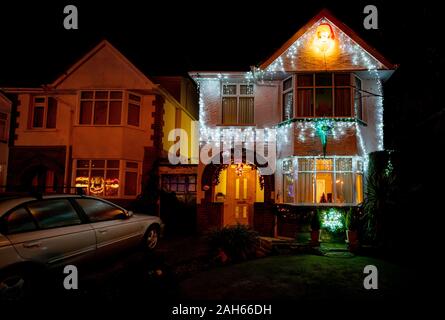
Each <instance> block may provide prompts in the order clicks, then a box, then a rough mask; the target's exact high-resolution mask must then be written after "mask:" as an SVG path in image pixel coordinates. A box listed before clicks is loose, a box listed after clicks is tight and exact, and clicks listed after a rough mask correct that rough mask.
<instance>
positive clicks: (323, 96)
mask: <svg viewBox="0 0 445 320" xmlns="http://www.w3.org/2000/svg"><path fill="white" fill-rule="evenodd" d="M315 93H316V95H315V116H316V117H332V116H333V103H332V89H331V88H317V89H315Z"/></svg>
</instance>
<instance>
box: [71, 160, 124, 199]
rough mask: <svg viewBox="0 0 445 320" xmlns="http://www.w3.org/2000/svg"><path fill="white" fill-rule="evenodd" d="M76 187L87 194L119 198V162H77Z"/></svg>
mask: <svg viewBox="0 0 445 320" xmlns="http://www.w3.org/2000/svg"><path fill="white" fill-rule="evenodd" d="M75 164H76V178H75V186H76V187H77V188H84V190H85V191H86V193H87V194H89V195H94V196H103V197H117V196H119V188H120V185H119V160H76V162H75Z"/></svg>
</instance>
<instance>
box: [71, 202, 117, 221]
mask: <svg viewBox="0 0 445 320" xmlns="http://www.w3.org/2000/svg"><path fill="white" fill-rule="evenodd" d="M76 201H77V203H79V205H80V206H81V207H82V208H83V210H84V211H85V214H86V215H87V216H88V218H89V219H90V221H91V222H98V221H107V220H113V219H117V216H118V215H119V214H122V213H123V211H122V210H121V209H119V208H118V207H115V206H113V205H111V204H109V203H106V202H103V201H100V200H96V199H76Z"/></svg>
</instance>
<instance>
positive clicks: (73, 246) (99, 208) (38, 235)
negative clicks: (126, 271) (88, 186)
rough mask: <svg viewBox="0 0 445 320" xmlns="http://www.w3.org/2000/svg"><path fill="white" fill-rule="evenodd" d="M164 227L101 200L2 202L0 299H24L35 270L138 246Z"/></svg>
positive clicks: (153, 240) (154, 239)
mask: <svg viewBox="0 0 445 320" xmlns="http://www.w3.org/2000/svg"><path fill="white" fill-rule="evenodd" d="M161 227H162V223H161V220H160V219H159V218H158V217H156V216H149V215H139V214H133V213H132V212H131V211H127V210H125V209H123V208H121V207H119V206H117V205H116V204H113V203H111V202H109V201H106V200H104V199H99V198H94V197H89V196H75V195H52V196H43V197H38V198H33V197H18V198H9V199H3V200H0V300H1V299H2V298H3V299H4V298H7V299H8V298H9V296H11V297H12V298H14V296H17V295H23V294H24V292H25V288H26V284H27V281H28V282H29V281H30V277H29V275H30V273H31V272H34V270H39V269H45V270H46V269H48V268H50V269H51V268H53V267H60V266H64V265H68V264H74V265H76V264H78V263H82V262H85V261H91V260H93V259H97V258H99V259H100V258H101V257H105V256H109V255H111V254H115V253H117V252H118V251H121V250H124V249H127V248H130V247H135V246H138V245H142V246H143V247H145V248H146V249H147V250H153V249H154V248H155V247H156V245H157V243H158V238H159V235H160V231H161Z"/></svg>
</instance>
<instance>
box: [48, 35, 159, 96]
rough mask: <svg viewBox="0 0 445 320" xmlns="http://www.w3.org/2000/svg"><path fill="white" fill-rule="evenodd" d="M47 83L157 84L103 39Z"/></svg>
mask: <svg viewBox="0 0 445 320" xmlns="http://www.w3.org/2000/svg"><path fill="white" fill-rule="evenodd" d="M49 86H50V87H52V88H57V89H78V88H131V89H152V88H155V87H156V85H154V84H153V82H151V81H150V80H149V79H148V78H147V77H146V76H145V75H144V74H143V73H142V72H140V71H139V70H138V69H137V68H136V67H135V66H134V65H133V64H132V63H131V62H130V61H129V60H128V59H127V58H125V57H124V56H123V55H122V54H121V53H120V52H119V51H118V50H117V49H116V48H114V47H113V46H112V45H111V44H110V43H109V42H108V41H106V40H104V41H102V42H100V43H99V44H98V45H97V46H96V47H95V48H94V49H93V50H91V51H90V52H89V53H88V54H86V55H85V56H84V57H83V58H82V59H80V60H79V61H78V62H77V63H76V64H75V65H73V66H72V67H71V68H70V69H69V70H68V71H67V72H66V73H64V74H63V75H62V76H60V77H59V78H58V79H57V80H56V81H54V83H52V84H51V85H49Z"/></svg>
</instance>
